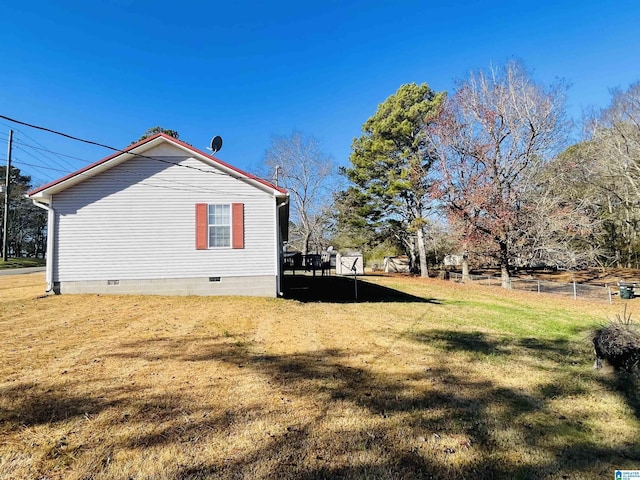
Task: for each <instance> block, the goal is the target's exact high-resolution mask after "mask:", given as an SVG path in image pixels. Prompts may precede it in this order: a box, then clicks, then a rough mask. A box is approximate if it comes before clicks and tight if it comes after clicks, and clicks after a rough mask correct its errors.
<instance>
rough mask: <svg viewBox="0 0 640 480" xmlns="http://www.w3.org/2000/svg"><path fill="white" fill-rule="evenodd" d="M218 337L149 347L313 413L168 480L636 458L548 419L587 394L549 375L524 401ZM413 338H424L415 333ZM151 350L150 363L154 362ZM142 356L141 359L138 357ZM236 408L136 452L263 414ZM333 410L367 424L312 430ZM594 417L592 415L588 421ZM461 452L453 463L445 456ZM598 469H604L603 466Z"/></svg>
mask: <svg viewBox="0 0 640 480" xmlns="http://www.w3.org/2000/svg"><path fill="white" fill-rule="evenodd" d="M227 340H228V341H225V340H224V339H217V340H215V344H214V343H210V344H208V345H207V346H206V347H205V348H200V349H199V351H198V352H195V353H187V352H186V349H185V346H186V345H188V343H189V341H190V339H188V338H167V339H164V340H163V341H162V342H159V343H158V345H160V344H162V345H163V346H162V348H161V349H159V350H163V351H165V352H167V353H168V354H169V355H170V356H171V358H173V360H176V359H177V360H180V361H184V362H186V364H188V362H194V361H197V362H200V361H206V362H211V361H213V362H223V363H226V364H230V365H232V366H237V367H239V368H242V370H239V371H247V370H251V371H253V372H255V373H259V374H260V375H261V376H262V377H263V378H265V379H266V380H267V383H268V384H270V385H272V386H273V388H274V389H275V390H277V391H278V392H279V393H278V394H277V395H283V396H286V397H288V398H290V399H292V400H291V402H292V403H291V407H290V408H294V409H295V408H296V405H299V404H300V402H303V403H304V404H308V403H309V402H310V403H312V404H313V405H315V406H316V407H317V409H318V410H317V413H316V414H315V415H305V417H304V420H302V422H303V423H301V424H295V425H290V426H289V427H287V429H286V431H285V432H283V433H279V434H273V435H270V436H268V437H266V438H262V437H261V438H257V439H256V441H255V448H252V449H247V450H246V451H242V452H238V453H237V455H234V456H233V457H231V458H227V459H224V460H220V459H219V460H217V461H215V462H213V461H212V462H210V463H205V464H201V465H189V466H185V467H183V468H182V469H181V470H180V472H179V473H178V474H177V475H176V476H175V479H176V480H178V479H201V478H246V477H252V478H283V479H293V478H296V479H307V480H316V479H317V480H319V479H329V478H344V479H347V478H349V479H350V478H386V479H391V478H394V479H395V478H416V479H420V478H425V479H427V478H452V477H453V478H456V477H457V478H478V479H489V478H491V479H493V478H496V479H501V478H504V479H506V478H509V479H534V478H535V479H537V478H563V475H565V476H566V478H596V476H597V473H596V474H594V472H600V473H602V472H603V470H602V469H603V468H608V466H609V465H613V464H615V465H616V466H617V468H632V466H633V464H637V462H638V461H640V450H639V448H638V446H637V445H634V444H629V445H626V446H624V445H623V446H620V445H618V446H616V447H603V446H601V445H598V444H597V443H596V442H595V440H594V441H593V442H592V441H590V440H589V434H590V427H589V426H588V425H589V423H590V417H589V415H588V414H587V415H585V413H584V411H582V410H580V411H576V412H575V414H565V415H566V416H564V415H560V414H557V413H555V412H554V407H553V405H554V404H555V402H557V401H559V400H560V401H562V399H566V401H572V398H575V396H576V395H583V394H587V393H589V392H585V391H584V390H581V389H580V388H578V387H574V386H571V385H564V384H563V382H564V381H565V380H566V378H564V377H563V375H565V376H566V375H570V374H567V372H566V370H564V369H561V368H558V369H551V370H550V371H549V377H550V378H549V381H548V383H547V384H545V385H541V386H540V388H539V389H537V390H536V391H535V392H534V393H531V394H529V393H525V392H524V391H520V390H518V389H515V388H507V387H505V386H503V385H500V384H499V383H497V382H493V381H487V380H478V379H476V378H473V376H471V375H466V374H465V372H464V371H458V370H456V371H454V370H452V369H451V368H449V367H448V366H447V365H446V363H443V364H441V365H440V366H438V367H433V366H431V367H430V368H427V369H425V370H423V371H418V372H415V373H411V374H408V375H407V374H393V373H386V374H384V375H383V374H380V373H376V370H377V369H374V368H371V366H370V365H363V366H358V362H354V361H353V360H354V356H355V355H358V354H362V353H363V352H354V351H346V350H335V349H332V350H321V351H314V352H307V353H298V354H290V355H270V354H258V353H255V352H253V351H252V349H251V347H252V345H251V343H250V342H246V343H244V344H238V343H237V342H236V343H233V342H232V341H231V340H229V339H227ZM415 340H416V341H418V342H420V343H425V342H428V340H427V337H426V333H424V334H421V335H418V336H416V338H415ZM432 341H433V342H436V344H437V343H438V342H440V346H438V348H439V349H440V350H441V351H442V352H443V354H442V358H443V359H446V351H447V350H449V351H453V350H456V351H463V350H464V351H469V352H472V353H475V354H479V355H494V354H495V355H504V356H508V355H513V354H514V353H513V351H512V349H514V348H518V349H520V350H524V351H525V352H526V350H527V349H530V350H531V351H532V353H533V354H534V355H535V356H540V357H542V358H543V359H544V360H545V361H549V362H558V361H563V358H564V354H563V352H562V350H563V348H564V347H565V345H563V342H562V341H553V340H549V341H541V340H535V341H534V340H533V339H525V340H521V341H514V342H512V343H511V344H509V343H508V342H503V341H497V340H495V339H492V338H490V337H487V336H484V335H483V334H480V333H477V332H472V333H469V334H465V333H461V332H454V331H446V330H441V331H436V332H433V340H432ZM443 342H444V345H442V343H443ZM142 346H143V345H140V344H129V345H122V346H121V347H124V348H120V349H116V351H117V352H114V353H115V354H116V355H118V356H120V357H123V358H125V357H126V356H127V355H129V356H131V357H139V356H140V354H139V353H138V352H139V351H140V350H141V348H140V347H142ZM147 350H148V349H147ZM157 353H158V354H159V355H158V356H156V355H155V354H154V355H153V357H154V358H156V359H157V358H163V357H164V356H163V354H162V353H161V352H157ZM520 353H522V352H520ZM565 353H566V352H565ZM142 358H145V359H147V357H146V356H144V355H143V356H142ZM558 383H560V385H558ZM594 383H595V384H597V380H596V381H595V382H594ZM627 398H628V397H627ZM636 400H637V397H636ZM242 408H243V407H241V406H238V407H237V408H235V409H234V410H233V411H231V412H225V414H224V415H223V416H219V417H217V418H207V419H202V420H199V421H196V422H191V423H190V424H189V425H186V426H184V428H181V429H180V431H176V430H175V428H173V429H169V430H159V431H156V432H154V433H153V434H151V435H149V436H147V437H145V438H144V439H141V441H140V442H139V443H136V445H138V446H140V445H154V444H158V443H162V444H164V443H173V442H178V443H179V442H185V441H186V442H188V441H190V439H191V438H197V437H198V436H199V435H200V434H201V432H202V431H204V430H206V431H209V432H211V431H215V432H218V433H219V434H220V435H224V434H225V431H226V430H227V428H229V426H230V425H232V424H233V423H234V421H236V419H237V420H238V421H240V422H247V419H251V418H253V419H255V421H259V419H260V418H261V415H263V414H264V413H266V412H261V411H260V408H259V407H258V408H257V409H256V410H254V411H250V412H247V411H243V409H242ZM341 409H342V410H344V409H346V410H347V411H348V410H349V409H364V410H366V411H368V412H369V415H370V416H369V417H368V418H369V419H370V420H368V421H367V422H365V423H364V424H358V423H354V422H351V423H348V425H349V427H348V428H344V429H340V428H338V429H332V430H330V431H326V430H323V428H326V422H327V421H331V420H328V419H330V418H331V415H332V414H333V413H334V412H336V411H339V410H341ZM597 414H598V413H597V412H595V411H594V413H593V415H597ZM532 419H534V420H532ZM334 420H335V419H334ZM251 421H253V420H249V422H251ZM532 422H534V423H532ZM236 425H237V424H236ZM235 428H236V429H237V426H236V427H235ZM506 431H508V432H510V433H506ZM323 435H324V436H323ZM503 435H508V436H510V437H512V438H517V439H518V440H517V441H518V442H519V443H520V444H521V447H520V450H521V451H524V450H534V451H536V452H537V453H536V454H534V455H532V456H531V457H526V456H525V457H524V458H519V457H517V456H516V457H512V456H511V455H510V454H509V448H508V446H505V444H504V437H503ZM399 439H401V440H400V441H399ZM451 439H455V443H453V444H452V443H451V441H452V440H451ZM130 446H131V445H130ZM463 452H464V453H463ZM461 453H462V454H463V455H464V456H463V457H460V458H464V460H463V461H459V460H456V458H458V457H456V455H459V454H461ZM596 453H597V455H595V454H596ZM340 456H343V457H344V456H346V458H350V459H351V460H348V461H347V460H344V461H342V462H337V463H336V462H335V461H334V459H335V458H336V457H340ZM603 459H604V460H603ZM345 462H346V463H345ZM603 462H607V463H606V464H605V467H603ZM337 464H340V466H336V465H337ZM265 465H268V468H267V470H268V472H269V474H268V475H267V476H261V477H256V476H255V472H256V471H264V469H265V468H266V467H265ZM345 465H347V466H345Z"/></svg>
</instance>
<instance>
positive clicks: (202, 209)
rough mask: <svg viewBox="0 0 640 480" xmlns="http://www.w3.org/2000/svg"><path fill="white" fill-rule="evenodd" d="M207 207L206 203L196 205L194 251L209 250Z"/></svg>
mask: <svg viewBox="0 0 640 480" xmlns="http://www.w3.org/2000/svg"><path fill="white" fill-rule="evenodd" d="M208 227H209V206H208V205H207V204H206V203H196V250H206V249H207V248H209V240H208V238H207V237H208V236H209V235H208V230H209V228H208Z"/></svg>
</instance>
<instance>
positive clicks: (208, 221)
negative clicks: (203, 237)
mask: <svg viewBox="0 0 640 480" xmlns="http://www.w3.org/2000/svg"><path fill="white" fill-rule="evenodd" d="M217 206H218V207H220V206H221V207H227V208H228V210H229V215H228V218H229V223H227V224H223V223H213V224H212V223H211V213H210V212H211V207H214V208H215V207H217ZM232 210H233V209H232V207H231V204H230V203H208V204H207V246H208V248H210V249H211V248H213V249H228V248H231V246H232V245H233V238H232V237H233V225H232V223H233V219H232V218H231V217H232V215H233V211H232ZM212 227H228V228H229V243H228V244H227V245H211V228H212Z"/></svg>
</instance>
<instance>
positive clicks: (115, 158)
mask: <svg viewBox="0 0 640 480" xmlns="http://www.w3.org/2000/svg"><path fill="white" fill-rule="evenodd" d="M163 142H168V143H170V144H173V145H175V146H177V147H179V148H180V149H182V150H184V151H185V152H186V153H188V154H190V155H192V156H193V157H195V158H197V159H199V160H201V161H202V162H204V163H206V164H209V165H212V166H214V167H217V168H218V169H220V170H222V171H224V172H226V173H228V174H229V175H231V176H234V177H237V178H242V179H244V180H246V181H247V182H248V183H251V184H253V185H254V186H256V187H258V188H261V189H262V190H267V191H269V192H270V193H272V194H273V195H274V196H276V197H286V196H287V191H286V190H285V189H284V188H281V187H278V186H276V185H273V184H272V183H270V182H268V181H266V180H264V179H262V178H259V177H256V176H255V175H252V174H250V173H247V172H245V171H243V170H240V169H239V168H236V167H234V166H232V165H230V164H228V163H226V162H223V161H222V160H220V159H218V158H215V157H212V156H211V155H208V154H206V153H205V152H203V151H201V150H198V149H197V148H194V147H192V146H191V145H189V144H187V143H185V142H182V141H180V140H178V139H176V138H173V137H171V136H169V135H166V134H164V133H157V134H155V135H152V136H151V137H148V138H145V139H144V140H141V141H139V142H137V143H134V144H133V145H130V146H129V147H127V148H126V149H124V150H121V151H118V152H116V153H114V154H113V155H109V156H108V157H105V158H103V159H102V160H98V161H97V162H95V163H92V164H91V165H88V166H86V167H84V168H81V169H80V170H77V171H75V172H73V173H70V174H69V175H66V176H64V177H62V178H59V179H58V180H54V181H53V182H50V183H47V184H46V185H43V186H41V187H38V188H36V189H34V190H31V191H30V192H27V196H29V197H31V198H34V199H36V198H37V199H42V200H48V198H49V197H50V196H51V195H53V194H55V193H59V192H61V191H63V190H66V189H67V188H69V187H72V186H73V185H76V184H78V183H80V182H82V181H84V180H86V179H88V178H91V177H93V176H95V175H98V174H100V173H102V172H104V171H106V170H109V169H110V168H112V167H115V166H116V165H119V164H120V163H123V162H125V161H126V160H128V159H130V158H133V157H135V156H136V155H143V152H145V151H146V150H148V149H150V148H152V147H154V146H157V145H160V144H161V143H163Z"/></svg>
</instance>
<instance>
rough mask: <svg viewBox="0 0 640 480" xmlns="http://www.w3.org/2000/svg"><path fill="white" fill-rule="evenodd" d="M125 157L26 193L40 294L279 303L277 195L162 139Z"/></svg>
mask: <svg viewBox="0 0 640 480" xmlns="http://www.w3.org/2000/svg"><path fill="white" fill-rule="evenodd" d="M126 150H127V151H126V153H122V152H118V153H116V154H114V155H111V156H109V157H107V158H105V159H103V160H100V161H98V162H96V163H94V164H92V165H89V166H88V167H86V168H83V169H82V170H79V171H77V172H74V173H72V174H70V175H67V176H66V177H63V178H61V179H59V180H56V181H54V182H51V183H49V184H47V185H45V186H43V187H40V188H37V189H35V190H33V191H31V192H29V193H28V196H29V197H30V198H31V199H32V200H33V202H34V203H35V204H36V205H38V206H40V207H42V208H44V209H46V210H47V211H48V241H47V243H48V244H47V271H46V272H47V273H46V279H47V291H54V292H55V293H135V294H161V295H257V296H277V295H278V294H279V292H280V280H281V273H282V269H281V265H282V261H281V257H282V244H283V242H284V241H286V239H287V234H288V224H289V218H288V217H289V196H288V194H287V192H286V191H285V190H283V189H282V188H278V187H277V186H274V185H272V184H270V183H269V182H267V181H265V180H262V179H260V178H257V177H255V176H253V175H250V174H248V173H246V172H243V171H242V170H239V169H237V168H235V167H233V166H231V165H229V164H227V163H224V162H222V161H221V160H218V159H216V158H214V157H212V156H210V155H208V154H206V153H204V152H201V151H199V150H197V149H195V148H193V147H192V146H190V145H188V144H186V143H184V142H181V141H179V140H176V139H175V138H173V137H170V136H167V135H165V134H157V135H154V136H152V137H149V138H146V139H145V140H143V141H141V142H138V143H136V144H134V145H132V146H130V147H128V148H127V149H126Z"/></svg>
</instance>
